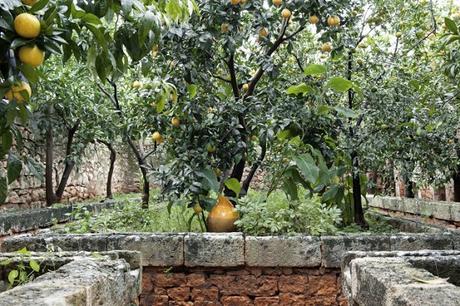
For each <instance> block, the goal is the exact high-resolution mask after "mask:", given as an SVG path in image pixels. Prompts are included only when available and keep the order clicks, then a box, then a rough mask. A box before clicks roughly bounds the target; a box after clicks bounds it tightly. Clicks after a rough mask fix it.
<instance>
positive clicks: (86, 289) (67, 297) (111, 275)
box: [0, 252, 142, 306]
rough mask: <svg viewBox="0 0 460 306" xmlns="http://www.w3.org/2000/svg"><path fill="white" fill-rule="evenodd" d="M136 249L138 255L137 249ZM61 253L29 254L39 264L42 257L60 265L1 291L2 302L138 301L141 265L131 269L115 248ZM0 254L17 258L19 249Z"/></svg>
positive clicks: (120, 305)
mask: <svg viewBox="0 0 460 306" xmlns="http://www.w3.org/2000/svg"><path fill="white" fill-rule="evenodd" d="M136 253H137V256H138V257H139V254H138V252H136ZM59 255H60V256H58V255H57V254H52V253H45V254H43V253H32V254H30V256H27V258H28V259H29V260H30V259H35V260H37V261H39V262H40V264H41V260H42V259H45V260H47V261H49V260H55V261H59V262H60V263H61V266H59V267H57V269H56V270H54V271H51V272H47V273H45V274H43V275H40V276H38V277H37V278H36V279H34V280H33V281H31V282H29V283H26V284H24V285H21V286H17V287H15V288H13V289H11V290H8V291H5V292H3V293H0V306H10V305H17V306H22V305H24V306H26V305H27V306H28V305H114V306H125V305H132V304H136V303H137V302H138V296H139V294H140V292H141V273H142V269H141V268H140V267H139V268H138V269H132V267H131V266H130V264H129V263H128V262H127V261H126V260H125V259H123V258H116V257H117V256H116V252H112V253H107V254H101V255H100V256H98V257H95V256H85V255H88V254H84V253H78V254H75V253H74V254H71V253H61V254H59ZM0 256H2V257H3V258H11V259H13V260H14V259H18V254H17V253H10V254H0ZM134 257H135V254H131V258H134ZM24 260H26V259H24ZM66 261H67V262H66ZM138 261H139V260H138ZM133 262H136V261H135V260H134V261H133Z"/></svg>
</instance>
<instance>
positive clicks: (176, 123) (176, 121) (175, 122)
mask: <svg viewBox="0 0 460 306" xmlns="http://www.w3.org/2000/svg"><path fill="white" fill-rule="evenodd" d="M171 124H172V126H173V127H179V126H180V119H179V118H177V117H174V118H172V119H171Z"/></svg>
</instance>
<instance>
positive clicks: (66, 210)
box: [0, 200, 122, 236]
mask: <svg viewBox="0 0 460 306" xmlns="http://www.w3.org/2000/svg"><path fill="white" fill-rule="evenodd" d="M121 203H122V202H120V201H115V200H106V201H104V202H98V203H89V204H69V205H64V204H63V205H62V206H56V207H48V208H36V209H28V210H18V211H14V212H2V213H0V236H6V235H10V234H13V233H23V232H27V231H32V230H35V229H39V228H45V227H49V226H52V225H53V224H55V223H62V222H67V221H69V220H70V216H69V215H70V214H71V213H72V212H73V211H75V210H76V209H87V210H88V211H90V212H92V213H99V212H100V211H102V210H103V209H109V208H113V207H115V206H117V205H120V204H121Z"/></svg>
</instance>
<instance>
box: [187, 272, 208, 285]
mask: <svg viewBox="0 0 460 306" xmlns="http://www.w3.org/2000/svg"><path fill="white" fill-rule="evenodd" d="M186 278H187V286H190V287H199V286H202V285H204V284H205V283H206V276H205V275H204V273H192V274H189V275H187V277H186Z"/></svg>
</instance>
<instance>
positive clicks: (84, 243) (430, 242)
mask: <svg viewBox="0 0 460 306" xmlns="http://www.w3.org/2000/svg"><path fill="white" fill-rule="evenodd" d="M23 247H26V248H27V249H28V250H30V251H46V250H49V249H52V248H54V249H56V248H59V249H61V250H64V251H79V250H84V251H99V252H102V251H111V250H134V251H139V252H140V253H141V262H142V263H141V264H142V266H153V267H180V266H185V267H241V266H248V267H305V268H310V267H324V268H340V266H341V261H342V258H343V256H344V255H345V254H346V253H347V252H349V251H396V250H398V251H415V250H423V249H428V250H460V235H457V234H454V233H449V232H446V233H433V234H427V233H410V234H409V233H408V234H404V233H403V234H388V235H372V234H349V235H341V236H321V237H314V236H305V235H292V236H263V237H254V236H245V235H243V234H242V233H177V234H175V233H174V234H173V233H118V234H40V235H31V234H25V235H19V236H14V237H8V238H6V239H5V240H4V241H3V243H2V244H1V245H0V250H1V251H3V252H12V251H16V250H18V249H21V248H23Z"/></svg>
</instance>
